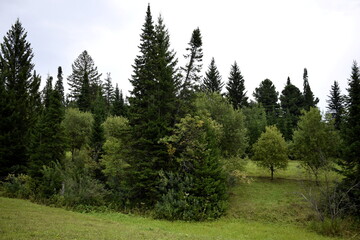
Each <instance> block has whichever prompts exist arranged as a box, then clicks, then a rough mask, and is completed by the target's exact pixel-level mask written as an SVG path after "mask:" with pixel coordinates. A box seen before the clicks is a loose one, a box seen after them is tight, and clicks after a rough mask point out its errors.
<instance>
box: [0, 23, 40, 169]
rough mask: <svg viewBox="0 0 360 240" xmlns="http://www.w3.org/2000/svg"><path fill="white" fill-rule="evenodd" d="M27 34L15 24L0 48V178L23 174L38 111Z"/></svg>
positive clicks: (37, 79)
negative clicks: (0, 109)
mask: <svg viewBox="0 0 360 240" xmlns="http://www.w3.org/2000/svg"><path fill="white" fill-rule="evenodd" d="M26 38H27V33H26V32H25V29H24V28H23V26H22V24H21V22H20V21H19V19H18V20H16V22H15V24H14V25H12V27H11V29H10V30H9V31H8V32H7V33H6V35H5V36H4V38H3V43H1V45H0V49H1V50H0V69H1V70H0V74H1V76H0V79H1V91H2V94H1V101H2V104H4V105H3V106H2V107H1V108H2V114H4V115H1V128H0V131H1V132H0V140H1V147H0V150H1V153H0V157H1V159H0V169H1V170H0V174H1V176H5V175H7V174H8V173H17V172H24V171H25V170H26V165H27V164H28V152H27V146H28V144H29V141H30V132H31V130H32V129H33V127H34V124H35V122H36V118H37V113H36V111H37V109H38V108H39V103H40V98H39V85H40V78H39V77H38V76H37V75H36V73H35V72H34V74H32V71H33V69H34V64H33V63H32V59H33V57H34V54H33V51H32V48H31V45H30V43H29V42H28V41H27V39H26Z"/></svg>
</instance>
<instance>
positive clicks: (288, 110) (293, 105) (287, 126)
mask: <svg viewBox="0 0 360 240" xmlns="http://www.w3.org/2000/svg"><path fill="white" fill-rule="evenodd" d="M303 102H304V101H303V96H302V93H301V91H300V89H299V88H297V87H296V86H295V85H293V84H292V83H291V81H290V77H288V79H287V82H286V86H285V88H284V90H283V91H282V92H281V95H280V106H281V111H282V124H281V128H280V129H281V131H282V134H283V135H284V138H285V140H291V138H292V133H293V131H294V129H295V127H296V126H297V122H298V120H299V117H300V116H301V109H302V106H303Z"/></svg>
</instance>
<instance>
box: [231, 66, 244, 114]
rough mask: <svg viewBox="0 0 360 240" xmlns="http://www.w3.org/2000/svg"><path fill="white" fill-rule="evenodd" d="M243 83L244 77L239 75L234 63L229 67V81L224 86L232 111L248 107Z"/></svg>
mask: <svg viewBox="0 0 360 240" xmlns="http://www.w3.org/2000/svg"><path fill="white" fill-rule="evenodd" d="M244 82H245V80H244V77H243V76H242V75H241V72H240V69H239V67H238V65H237V63H236V62H234V64H233V65H232V66H231V70H230V76H229V81H228V83H227V86H226V89H227V91H228V94H227V95H228V97H229V100H230V102H231V104H232V105H233V107H234V109H240V108H242V107H246V106H247V105H248V102H247V100H248V97H246V91H245V84H244Z"/></svg>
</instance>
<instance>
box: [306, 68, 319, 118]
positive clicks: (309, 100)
mask: <svg viewBox="0 0 360 240" xmlns="http://www.w3.org/2000/svg"><path fill="white" fill-rule="evenodd" d="M303 79H304V92H303V96H304V109H305V110H306V111H309V110H310V107H316V104H318V102H319V99H318V98H314V94H313V92H312V91H311V88H310V85H309V80H308V72H307V69H306V68H304V75H303Z"/></svg>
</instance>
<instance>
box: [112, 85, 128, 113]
mask: <svg viewBox="0 0 360 240" xmlns="http://www.w3.org/2000/svg"><path fill="white" fill-rule="evenodd" d="M111 114H112V115H113V116H118V117H119V116H127V106H126V104H125V101H124V97H123V94H122V91H120V90H119V87H118V85H117V84H116V87H115V92H114V96H113V100H112V108H111Z"/></svg>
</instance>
